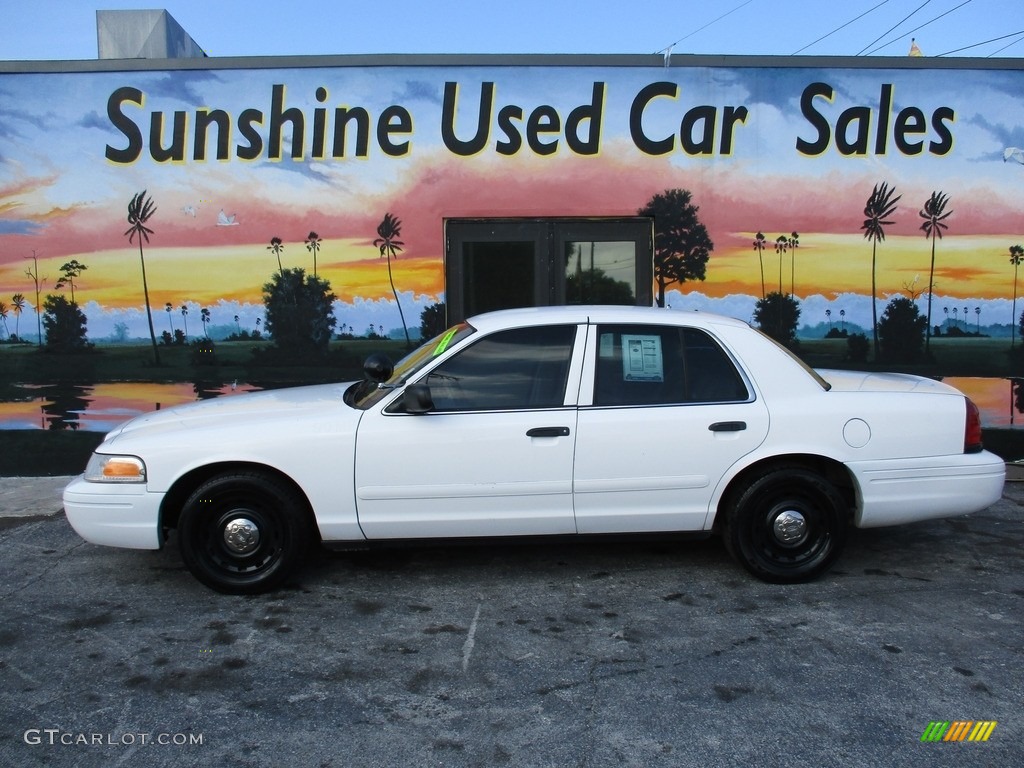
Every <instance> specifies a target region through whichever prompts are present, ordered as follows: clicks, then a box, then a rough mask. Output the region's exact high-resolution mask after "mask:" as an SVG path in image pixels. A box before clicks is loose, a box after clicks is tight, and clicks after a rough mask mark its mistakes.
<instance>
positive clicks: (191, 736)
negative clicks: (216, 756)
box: [22, 728, 203, 747]
mask: <svg viewBox="0 0 1024 768" xmlns="http://www.w3.org/2000/svg"><path fill="white" fill-rule="evenodd" d="M22 738H24V740H25V743H26V744H28V745H29V746H33V747H39V746H44V745H45V746H51V747H52V746H67V747H72V746H74V747H149V746H160V747H194V746H198V745H202V743H203V734H201V733H91V732H90V733H86V732H84V731H63V730H61V729H60V728H29V729H28V730H27V731H25V735H24V736H23V737H22Z"/></svg>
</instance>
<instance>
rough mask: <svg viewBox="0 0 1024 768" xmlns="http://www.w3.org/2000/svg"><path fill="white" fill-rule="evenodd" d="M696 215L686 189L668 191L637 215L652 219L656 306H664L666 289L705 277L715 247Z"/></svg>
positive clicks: (694, 207)
mask: <svg viewBox="0 0 1024 768" xmlns="http://www.w3.org/2000/svg"><path fill="white" fill-rule="evenodd" d="M699 212H700V207H699V206H697V205H694V204H693V195H692V194H691V193H690V191H689V190H688V189H667V190H665V191H664V192H662V193H660V194H657V195H655V196H654V197H652V198H651V199H650V201H648V203H647V205H645V206H644V207H643V208H641V209H640V210H639V211H638V212H637V215H639V216H647V217H649V218H653V219H654V280H655V282H656V283H657V285H658V295H657V296H656V300H657V303H658V306H659V307H664V306H665V291H666V289H667V288H668V286H670V285H672V284H673V283H679V284H680V285H681V284H683V283H685V282H686V281H687V280H703V279H704V277H705V274H706V272H707V264H708V259H709V258H710V256H711V251H712V250H714V248H715V244H714V243H713V242H712V241H711V237H710V236H709V235H708V230H707V227H705V226H704V225H703V224H702V223H701V221H700V219H699V218H698V215H697V214H698V213H699Z"/></svg>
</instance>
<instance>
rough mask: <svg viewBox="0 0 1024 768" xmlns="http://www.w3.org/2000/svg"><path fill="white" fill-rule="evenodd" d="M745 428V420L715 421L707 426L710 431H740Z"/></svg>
mask: <svg viewBox="0 0 1024 768" xmlns="http://www.w3.org/2000/svg"><path fill="white" fill-rule="evenodd" d="M746 428H747V422H745V421H716V422H715V423H714V424H712V425H711V426H710V427H708V429H710V430H711V431H712V432H742V431H743V430H744V429H746Z"/></svg>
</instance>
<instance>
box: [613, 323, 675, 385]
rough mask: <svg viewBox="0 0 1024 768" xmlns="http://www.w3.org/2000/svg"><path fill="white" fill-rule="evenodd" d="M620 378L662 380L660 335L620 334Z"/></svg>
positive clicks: (662, 359)
mask: <svg viewBox="0 0 1024 768" xmlns="http://www.w3.org/2000/svg"><path fill="white" fill-rule="evenodd" d="M622 380H623V381H655V382H658V381H664V380H665V360H664V357H663V356H662V353H661V336H634V335H631V334H625V333H624V334H622Z"/></svg>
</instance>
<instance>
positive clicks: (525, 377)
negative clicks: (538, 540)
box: [355, 324, 586, 539]
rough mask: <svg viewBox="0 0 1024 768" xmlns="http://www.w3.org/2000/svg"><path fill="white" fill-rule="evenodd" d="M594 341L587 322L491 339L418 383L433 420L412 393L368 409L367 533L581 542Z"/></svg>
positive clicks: (362, 452) (362, 490)
mask: <svg viewBox="0 0 1024 768" xmlns="http://www.w3.org/2000/svg"><path fill="white" fill-rule="evenodd" d="M585 335H586V327H585V326H579V327H578V326H577V325H575V324H572V325H559V326H534V327H526V328H515V329H509V330H504V331H498V332H495V333H492V334H489V335H487V336H484V337H482V338H480V339H476V340H474V341H473V342H472V343H471V344H470V345H469V346H468V347H465V348H463V349H460V350H458V351H457V352H456V353H454V355H453V356H451V357H449V358H448V359H446V360H444V361H443V362H441V363H440V364H439V365H437V366H435V367H433V368H431V369H429V370H427V371H426V372H425V373H424V374H423V375H421V376H420V377H419V378H417V379H416V381H413V382H410V384H409V385H407V386H414V387H416V388H417V389H418V399H419V401H420V402H423V401H427V402H429V407H428V408H427V412H426V413H419V414H413V413H409V412H408V411H407V409H406V408H405V406H404V401H403V399H401V393H396V396H395V397H394V398H391V399H390V400H388V401H385V402H382V403H381V404H379V405H378V406H376V407H374V408H373V409H371V410H369V411H367V412H366V413H365V414H364V415H363V418H362V420H361V421H360V424H359V429H358V432H357V437H356V463H355V490H356V506H357V510H358V515H359V524H360V527H361V528H362V530H363V533H364V535H365V536H366V537H367V538H370V539H396V538H423V537H428V538H429V537H443V538H449V537H468V536H516V535H533V534H562V533H575V531H576V526H575V520H574V517H573V506H572V462H573V444H574V440H575V434H576V398H577V395H578V391H579V377H580V369H581V367H582V346H583V344H582V341H583V339H584V338H585ZM577 337H578V338H579V340H578V341H577ZM574 351H576V353H577V354H576V357H575V358H574V355H573V353H574ZM424 385H425V387H426V389H423V387H424Z"/></svg>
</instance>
